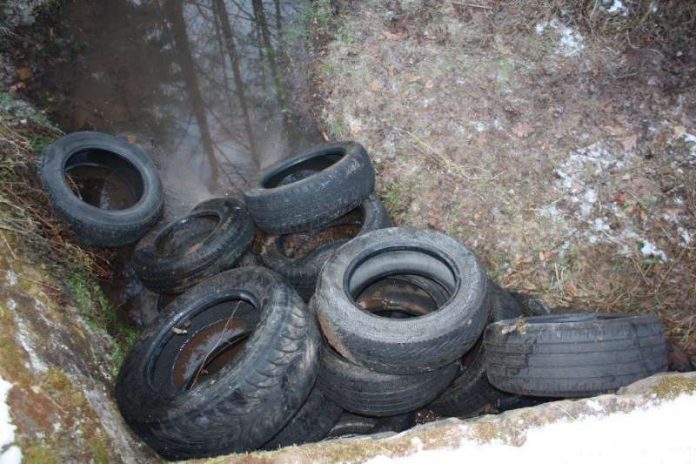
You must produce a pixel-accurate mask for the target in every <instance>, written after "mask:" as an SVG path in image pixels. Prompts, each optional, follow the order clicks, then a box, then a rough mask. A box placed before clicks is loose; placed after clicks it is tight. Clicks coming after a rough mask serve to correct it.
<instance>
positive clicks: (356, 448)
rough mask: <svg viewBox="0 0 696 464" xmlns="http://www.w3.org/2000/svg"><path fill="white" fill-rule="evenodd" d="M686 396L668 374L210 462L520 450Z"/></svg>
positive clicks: (693, 382)
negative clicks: (559, 428) (561, 430)
mask: <svg viewBox="0 0 696 464" xmlns="http://www.w3.org/2000/svg"><path fill="white" fill-rule="evenodd" d="M683 394H693V395H696V372H691V373H682V374H679V373H665V374H658V375H655V376H653V377H649V378H647V379H643V380H640V381H638V382H635V383H634V384H631V385H629V386H627V387H624V388H622V389H621V390H619V391H618V392H617V393H616V394H605V395H601V396H597V397H593V398H585V399H579V400H560V401H553V402H549V403H544V404H541V405H537V406H534V407H529V408H523V409H518V410H514V411H508V412H505V413H502V414H498V415H487V416H482V417H478V418H473V419H467V420H460V419H456V418H450V419H443V420H439V421H436V422H431V423H428V424H423V425H420V426H416V427H414V428H413V429H410V430H408V431H406V432H402V433H400V434H379V435H373V436H368V437H355V438H344V439H336V440H330V441H324V442H320V443H313V444H308V445H302V446H293V447H287V448H283V449H281V450H278V451H273V452H255V453H247V454H234V455H229V456H224V457H220V458H215V459H212V460H208V461H197V462H207V463H216V464H218V463H220V464H222V463H249V464H256V463H258V464H261V463H288V464H289V463H293V464H295V463H297V464H304V463H307V464H309V463H334V462H351V463H360V462H365V461H368V460H369V459H371V458H374V457H376V456H380V455H381V456H407V455H411V454H414V453H417V452H420V451H424V450H432V449H441V448H453V447H457V446H458V445H459V444H460V443H462V442H465V441H474V442H477V443H489V442H493V441H495V442H498V443H505V444H509V445H513V446H520V445H522V444H523V443H524V442H525V440H526V436H527V433H528V432H529V431H530V430H531V429H535V428H538V427H541V426H544V425H547V424H551V423H555V422H568V421H573V420H577V419H580V418H585V417H596V416H608V415H611V414H615V413H626V412H630V411H633V410H636V409H645V408H650V407H653V406H655V405H657V404H660V403H662V402H664V401H671V400H673V399H674V398H676V397H677V396H680V395H683Z"/></svg>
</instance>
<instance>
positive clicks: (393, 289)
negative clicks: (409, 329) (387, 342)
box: [343, 246, 459, 318]
mask: <svg viewBox="0 0 696 464" xmlns="http://www.w3.org/2000/svg"><path fill="white" fill-rule="evenodd" d="M458 284H459V278H458V277H457V274H456V273H455V271H454V269H453V268H452V266H451V265H450V264H449V263H448V262H447V260H446V259H445V258H442V257H440V256H438V255H437V254H435V253H431V252H429V251H426V250H422V249H416V248H410V247H403V246H395V247H393V248H386V249H383V250H379V251H377V252H374V253H372V254H368V255H367V256H363V257H361V258H359V259H358V260H356V261H355V262H353V263H351V264H350V265H349V266H348V269H347V271H346V274H345V278H344V284H343V285H344V288H345V289H346V292H347V293H348V295H349V296H350V297H351V298H352V299H353V302H354V303H355V304H356V305H357V306H358V307H359V308H360V309H363V310H364V311H368V312H371V313H373V314H375V315H377V316H382V317H401V318H403V317H405V316H403V314H407V315H409V316H408V317H420V316H424V315H426V314H429V313H432V312H434V311H437V310H439V309H440V308H442V307H443V306H444V305H445V304H446V303H447V302H448V301H449V299H450V298H451V297H452V295H453V294H454V291H455V289H456V288H457V285H458ZM399 314H401V315H399Z"/></svg>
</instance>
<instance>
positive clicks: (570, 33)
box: [534, 18, 585, 56]
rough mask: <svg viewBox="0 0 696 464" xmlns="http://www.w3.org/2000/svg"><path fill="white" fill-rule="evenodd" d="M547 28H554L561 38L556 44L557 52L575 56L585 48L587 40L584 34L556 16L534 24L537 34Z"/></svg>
mask: <svg viewBox="0 0 696 464" xmlns="http://www.w3.org/2000/svg"><path fill="white" fill-rule="evenodd" d="M546 29H553V30H555V31H557V32H558V34H559V36H560V38H559V39H558V43H557V44H556V52H557V53H558V54H560V55H563V56H573V55H576V54H577V53H578V52H580V51H582V50H583V49H584V48H585V40H584V39H583V37H582V35H581V34H580V33H579V32H578V31H576V30H575V29H573V28H572V27H570V26H567V25H565V24H563V23H562V22H560V21H559V20H557V19H556V18H554V19H552V20H551V21H546V22H543V23H539V24H537V25H535V26H534V30H535V31H536V33H537V34H543V33H544V32H545V31H546Z"/></svg>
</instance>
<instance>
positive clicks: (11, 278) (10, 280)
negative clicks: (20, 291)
mask: <svg viewBox="0 0 696 464" xmlns="http://www.w3.org/2000/svg"><path fill="white" fill-rule="evenodd" d="M5 280H6V281H7V285H9V286H10V287H14V286H15V285H17V274H15V273H14V272H13V271H7V274H5Z"/></svg>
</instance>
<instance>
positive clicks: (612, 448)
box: [368, 395, 696, 464]
mask: <svg viewBox="0 0 696 464" xmlns="http://www.w3.org/2000/svg"><path fill="white" fill-rule="evenodd" d="M694 414H696V395H682V396H679V397H677V398H676V399H674V400H672V401H664V402H662V403H659V404H656V405H653V406H651V407H648V408H644V409H635V410H633V411H630V412H626V413H624V412H617V413H614V414H609V415H606V416H586V417H581V418H578V419H576V420H574V421H572V422H571V421H559V422H555V423H552V424H548V425H545V426H542V427H536V428H531V429H529V430H527V432H526V439H524V440H523V442H522V444H521V445H520V446H512V445H508V444H506V443H503V442H501V441H499V440H498V441H493V442H490V443H480V442H478V441H476V440H473V439H465V440H462V441H461V442H460V443H458V444H456V446H455V447H453V448H449V449H436V450H428V451H421V452H418V453H416V454H412V455H409V456H401V457H387V456H377V457H375V458H373V459H371V460H370V461H368V462H369V463H370V464H388V463H398V464H429V463H432V462H437V463H438V464H446V463H453V464H455V463H461V462H514V463H515V464H546V463H549V464H557V463H568V464H570V463H583V464H584V463H587V462H630V463H632V464H654V463H665V464H667V463H674V462H680V463H694V462H696V441H694V439H693V428H691V427H689V426H688V424H687V423H685V422H684V418H685V417H693V416H694Z"/></svg>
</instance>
